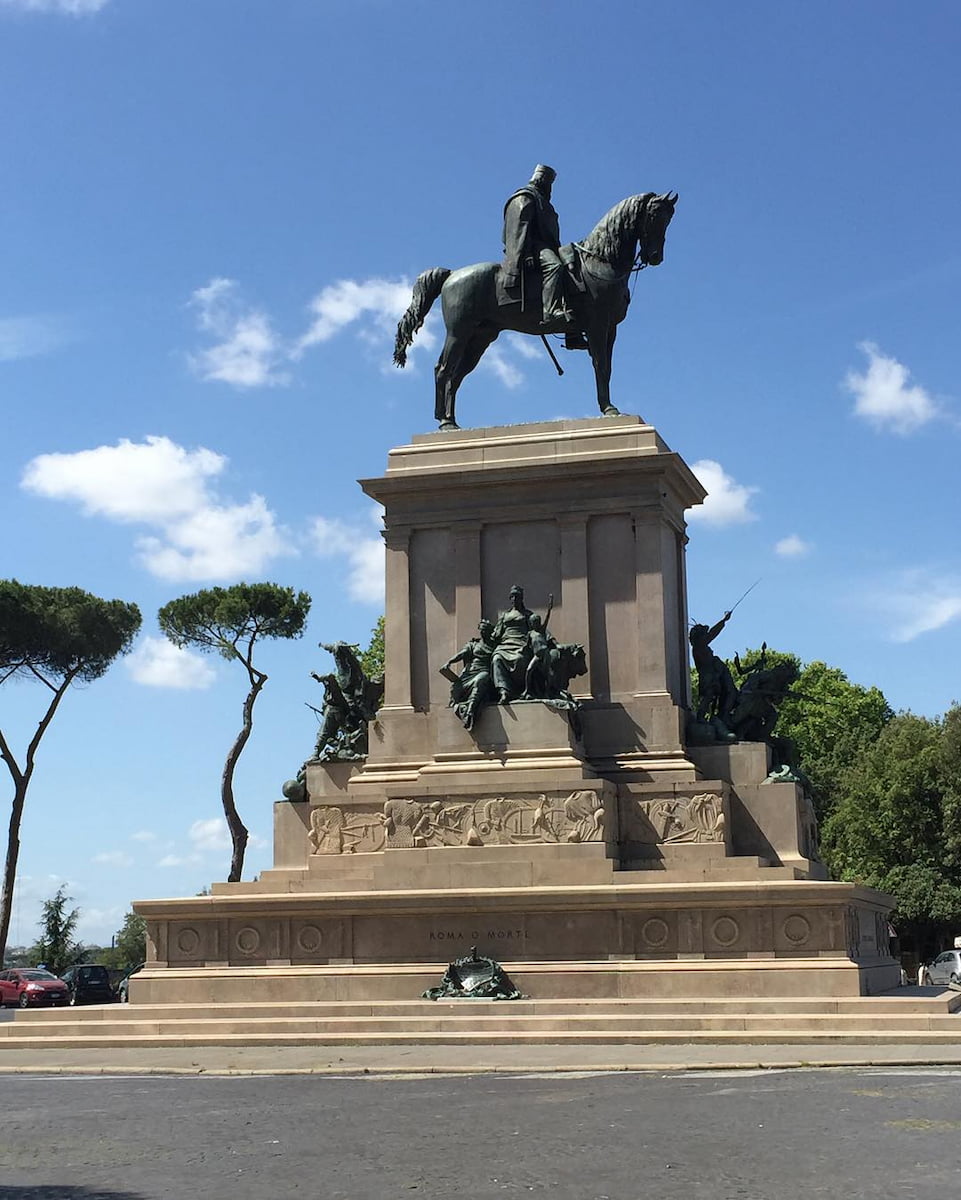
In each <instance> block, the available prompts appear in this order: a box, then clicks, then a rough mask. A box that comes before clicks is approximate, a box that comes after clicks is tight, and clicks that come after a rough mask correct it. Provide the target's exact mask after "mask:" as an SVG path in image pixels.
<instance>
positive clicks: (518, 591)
mask: <svg viewBox="0 0 961 1200" xmlns="http://www.w3.org/2000/svg"><path fill="white" fill-rule="evenodd" d="M507 594H508V595H509V596H523V595H524V589H523V588H522V587H521V585H520V584H519V583H515V584H514V586H513V587H512V588H511V590H510V591H509V592H508V593H507Z"/></svg>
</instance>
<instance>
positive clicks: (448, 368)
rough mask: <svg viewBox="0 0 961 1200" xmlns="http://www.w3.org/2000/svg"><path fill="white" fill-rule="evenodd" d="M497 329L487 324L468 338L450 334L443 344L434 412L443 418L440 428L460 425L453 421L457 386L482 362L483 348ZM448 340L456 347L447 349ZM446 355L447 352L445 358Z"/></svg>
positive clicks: (489, 342)
mask: <svg viewBox="0 0 961 1200" xmlns="http://www.w3.org/2000/svg"><path fill="white" fill-rule="evenodd" d="M498 333H500V330H499V329H491V328H490V327H487V326H485V327H482V328H480V329H475V330H474V331H473V332H472V333H471V334H470V335H469V336H468V337H466V338H465V337H463V336H462V337H461V338H460V340H459V341H458V340H456V339H453V338H452V335H451V334H448V335H447V342H445V344H444V350H443V352H442V353H441V356H440V361H439V362H438V364H437V371H436V378H437V408H436V410H435V416H436V417H437V420H438V421H440V422H442V424H441V429H456V428H457V425H456V423H455V422H454V401H455V399H456V397H457V390H458V388H459V387H460V385H461V384H462V383H463V381H464V379H465V377H466V376H468V375H469V374H470V373H471V371H473V369H474V368H475V367H476V366H477V364H478V363H479V362H480V360H481V358H482V356H483V354H484V351H485V350H486V349H487V347H488V346H489V345H490V344H491V342H493V341H494V340H495V339H496V338H497V335H498ZM449 344H450V345H451V346H452V347H453V348H452V349H451V351H450V352H449V353H448V345H449ZM445 355H446V356H447V358H446V361H445Z"/></svg>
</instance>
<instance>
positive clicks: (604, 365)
mask: <svg viewBox="0 0 961 1200" xmlns="http://www.w3.org/2000/svg"><path fill="white" fill-rule="evenodd" d="M616 337H617V326H616V325H615V324H614V323H613V322H611V323H610V324H606V325H601V326H594V327H593V328H592V329H589V330H588V332H587V343H588V347H589V349H590V353H591V362H592V363H593V364H594V379H595V380H596V382H597V407H598V408H599V409H600V410H601V412H602V413H603V415H604V416H605V417H617V416H620V411H619V409H616V408H615V407H614V405H613V404H611V361H612V359H613V357H614V339H615V338H616Z"/></svg>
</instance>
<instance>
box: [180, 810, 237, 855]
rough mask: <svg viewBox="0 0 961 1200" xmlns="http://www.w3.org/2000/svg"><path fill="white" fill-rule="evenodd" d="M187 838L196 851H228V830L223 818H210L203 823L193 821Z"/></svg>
mask: <svg viewBox="0 0 961 1200" xmlns="http://www.w3.org/2000/svg"><path fill="white" fill-rule="evenodd" d="M187 837H188V838H189V839H190V842H191V844H192V845H193V846H195V847H196V848H197V850H201V851H220V850H229V849H230V830H229V829H228V828H227V822H226V821H225V820H224V818H223V817H210V818H208V819H207V820H205V821H194V823H193V824H192V825H191V826H190V829H189V831H188V833H187Z"/></svg>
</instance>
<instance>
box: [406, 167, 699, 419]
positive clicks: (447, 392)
mask: <svg viewBox="0 0 961 1200" xmlns="http://www.w3.org/2000/svg"><path fill="white" fill-rule="evenodd" d="M549 170H550V168H541V167H539V168H538V169H537V171H535V174H534V177H533V178H532V180H531V184H530V185H528V187H527V188H526V189H521V191H520V192H518V193H515V195H514V196H513V197H511V199H510V200H509V201H508V208H507V210H506V212H505V243H512V242H513V233H512V231H513V229H514V228H515V225H516V224H517V222H516V221H515V219H514V212H515V210H516V209H517V207H518V197H521V199H522V201H524V200H525V198H526V200H529V201H530V203H531V204H533V205H534V206H535V208H531V210H530V211H531V212H535V211H537V210H536V205H537V204H540V206H541V208H540V211H541V215H542V217H544V218H545V219H550V218H551V214H553V217H554V219H556V214H555V213H554V210H553V208H552V207H551V206H550V189H549V184H550V183H551V182H552V181H553V172H551V173H550V178H548V177H547V176H546V175H545V174H544V172H546V171H549ZM676 203H677V193H676V192H675V193H673V194H670V193H667V192H665V193H664V194H663V195H660V196H659V195H656V194H655V193H653V192H644V193H643V194H641V195H638V196H628V197H627V199H626V200H622V201H621V202H620V203H619V204H615V205H614V207H613V208H612V209H611V210H610V212H608V213H607V214H606V216H604V217H602V218H601V220H600V221H599V222H598V223H597V225H596V226H595V227H594V229H593V231H592V232H591V233H590V234H588V236H587V237H586V238H585V239H584V240H583V241H582V242H573V243H570V244H568V245H565V246H560V247H559V249H558V255H559V258H560V260H561V262H562V263H563V264H564V267H565V270H566V272H567V276H566V277H565V293H566V294H565V297H564V303H563V305H561V304H558V308H557V311H556V314H555V312H553V311H550V309H551V307H552V306H551V304H550V300H549V304H548V309H549V310H548V312H547V314H546V316H547V320H546V321H545V319H544V317H545V313H544V303H543V299H544V291H543V289H542V269H543V267H544V265H545V261H546V259H547V258H548V257H549V253H550V251H548V254H544V253H542V249H538V246H539V245H540V243H534V249H537V250H538V252H537V254H536V255H535V254H530V255H528V257H527V258H526V259H525V260H524V263H523V269H518V267H517V265H516V255H515V256H514V258H513V259H512V245H511V244H505V249H506V252H507V264H506V270H505V267H504V266H503V265H501V264H498V263H493V262H486V263H475V264H474V265H473V266H470V267H461V268H459V269H458V270H456V271H451V270H449V269H448V268H447V267H432V268H431V269H430V270H429V271H424V272H423V274H421V275H419V276H418V278H417V280H416V282H415V284H414V294H413V298H412V299H411V303H410V306H409V308H408V309H407V312H406V313H404V315H403V317H402V318H401V320H400V323H399V325H398V326H397V339H396V342H395V346H394V362H395V363H396V364H397V366H399V367H403V366H404V365H405V364H406V362H407V350H408V348H409V347H410V344H411V342H412V341H413V339H414V335H415V334H416V333H417V331H418V330H419V329H420V327H421V326H422V325H423V323H424V320H425V318H426V316H427V314H428V313H429V312H430V309H431V306H432V305H433V303H434V301H435V300H436V299H437V297H438V296H439V297H440V299H441V306H442V309H443V314H444V324H445V326H446V329H447V337H446V339H445V341H444V348H443V350H442V351H441V355H440V358H439V359H438V362H437V366H436V367H435V368H434V378H435V387H436V393H435V406H434V416H435V418H436V419H437V420H438V421H439V422H440V427H441V429H457V428H458V426H457V423H456V420H455V416H454V411H455V409H454V406H455V401H456V398H457V389H458V388H459V387H460V385H461V382H462V381H463V379H464V378H465V377H466V376H467V375H469V374H470V372H471V371H473V369H474V368H475V367H476V366H477V364H478V363H479V362H480V360H481V357H482V356H483V354H484V351H485V350H486V349H487V348H488V346H490V345H491V344H492V343H493V342H494V341H496V339H497V337H498V335H499V334H500V333H501V332H503V331H504V330H513V331H515V332H517V333H530V334H534V335H535V336H536V335H539V334H543V333H545V332H556V333H565V334H567V335H568V338H569V339H570V338H571V337H573V338H574V339H576V338H577V337H578V336H579V331H583V333H584V334H586V337H587V349H588V350H589V351H590V355H591V361H592V362H593V364H594V376H595V379H596V382H597V404H598V407H599V408H600V410H601V412H602V413H603V414H604V415H605V416H616V415H617V414H618V410H617V409H616V408H615V407H614V405H613V404H611V357H612V353H613V349H614V338H615V335H616V333H617V326H618V325H619V324H620V322H621V321H623V320H624V317H625V316H626V315H627V308H628V305H629V303H630V299H631V297H630V292H629V290H628V283H629V281H630V277H631V275H632V273H633V272H634V271H636V270H640V269H641V268H643V267H653V266H657V265H658V264H659V263H660V262H661V261H662V260H663V258H664V235H665V233H666V232H667V227H668V225H669V224H670V220H671V217H673V215H674V206H675V204H676ZM545 228H547V225H545ZM551 240H552V239H551V238H550V235H549V234H548V235H547V241H546V242H545V245H548V246H549V243H550V241H551ZM505 276H506V278H505ZM554 278H555V279H556V275H555V277H554ZM552 290H553V281H551V286H550V287H548V288H547V291H548V293H551V291H552ZM568 344H569V346H571V345H573V346H577V345H578V342H577V341H576V340H574V341H573V342H571V341H570V340H569V342H568Z"/></svg>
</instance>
